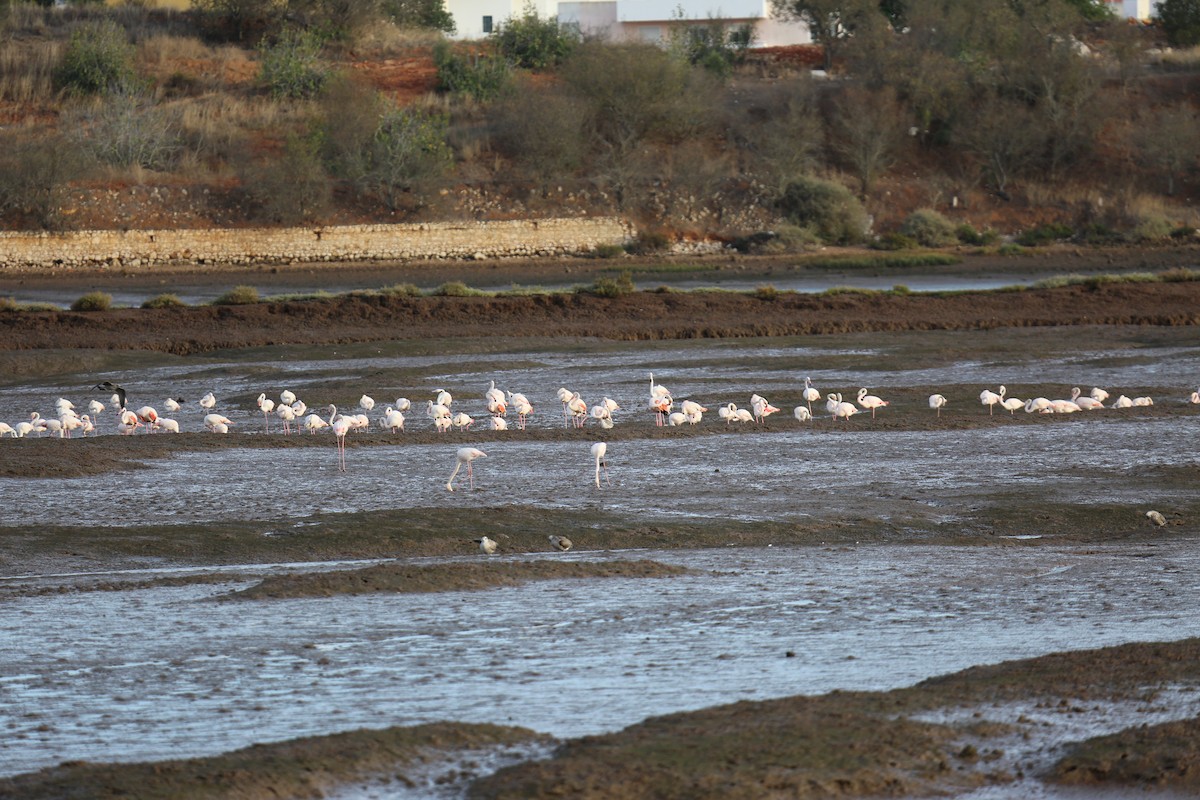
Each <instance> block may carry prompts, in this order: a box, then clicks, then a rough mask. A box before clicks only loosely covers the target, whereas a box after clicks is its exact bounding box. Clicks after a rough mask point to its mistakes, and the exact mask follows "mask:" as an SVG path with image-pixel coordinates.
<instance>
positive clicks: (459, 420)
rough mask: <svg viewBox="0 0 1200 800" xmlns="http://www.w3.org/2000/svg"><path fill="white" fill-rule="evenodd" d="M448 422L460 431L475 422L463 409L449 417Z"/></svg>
mask: <svg viewBox="0 0 1200 800" xmlns="http://www.w3.org/2000/svg"><path fill="white" fill-rule="evenodd" d="M450 422H451V424H453V425H454V427H456V428H458V429H459V430H460V431H465V430H466V429H467V428H469V427H471V426H472V425H474V424H475V420H474V419H472V418H471V415H470V414H467V413H466V412H463V411H459V412H458V413H457V414H455V415H454V416H453V417H451V418H450Z"/></svg>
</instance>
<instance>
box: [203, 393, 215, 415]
mask: <svg viewBox="0 0 1200 800" xmlns="http://www.w3.org/2000/svg"><path fill="white" fill-rule="evenodd" d="M200 407H201V408H204V409H207V410H209V411H212V410H213V409H214V408H216V407H217V396H216V395H215V394H213V393H212V392H205V393H204V397H201V398H200Z"/></svg>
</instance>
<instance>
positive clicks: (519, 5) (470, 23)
mask: <svg viewBox="0 0 1200 800" xmlns="http://www.w3.org/2000/svg"><path fill="white" fill-rule="evenodd" d="M526 5H527V2H526V0H446V10H447V11H449V12H450V16H452V17H454V26H455V28H456V31H455V34H454V37H455V38H456V39H482V38H483V37H484V36H486V35H487V33H486V32H485V31H484V29H483V28H484V17H491V22H492V30H493V31H494V30H495V29H496V27H497V26H498V25H499V24H500V23H501V22H504V21H505V20H506V19H508V18H509V17H519V16H521V15H522V14H524V13H525V7H526ZM533 8H534V10H535V11H537V13H538V16H540V17H553V16H554V15H555V14H556V13H558V3H557V2H556V1H555V0H534V2H533Z"/></svg>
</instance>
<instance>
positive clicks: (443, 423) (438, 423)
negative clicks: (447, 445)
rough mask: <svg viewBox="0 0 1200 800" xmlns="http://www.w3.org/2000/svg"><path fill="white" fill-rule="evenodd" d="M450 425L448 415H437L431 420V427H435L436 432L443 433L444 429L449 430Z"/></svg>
mask: <svg viewBox="0 0 1200 800" xmlns="http://www.w3.org/2000/svg"><path fill="white" fill-rule="evenodd" d="M452 425H453V422H452V421H451V419H450V417H438V418H437V419H435V420H434V421H433V427H434V428H436V429H437V432H438V433H445V432H446V431H448V430H450V427H451V426H452Z"/></svg>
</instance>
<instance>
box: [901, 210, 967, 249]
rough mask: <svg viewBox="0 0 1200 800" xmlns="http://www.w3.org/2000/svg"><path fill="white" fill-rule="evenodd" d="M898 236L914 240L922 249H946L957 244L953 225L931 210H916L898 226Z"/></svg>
mask: <svg viewBox="0 0 1200 800" xmlns="http://www.w3.org/2000/svg"><path fill="white" fill-rule="evenodd" d="M900 235H902V236H907V237H909V238H911V239H914V240H915V241H916V242H917V244H920V245H922V246H923V247H948V246H949V245H952V244H958V235H957V234H956V233H955V228H954V223H953V222H951V221H950V220H948V219H946V217H945V216H943V215H942V214H940V213H938V212H937V211H934V210H933V209H932V208H918V209H917V210H916V211H914V212H912V213H911V214H909V215H908V218H907V219H906V220H904V223H903V224H902V225H901V226H900Z"/></svg>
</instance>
